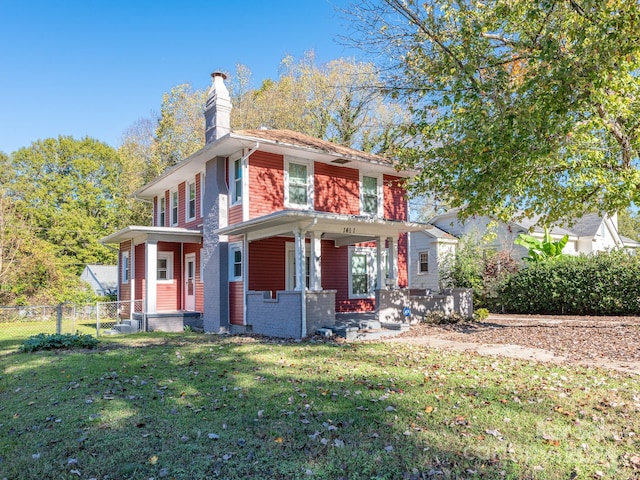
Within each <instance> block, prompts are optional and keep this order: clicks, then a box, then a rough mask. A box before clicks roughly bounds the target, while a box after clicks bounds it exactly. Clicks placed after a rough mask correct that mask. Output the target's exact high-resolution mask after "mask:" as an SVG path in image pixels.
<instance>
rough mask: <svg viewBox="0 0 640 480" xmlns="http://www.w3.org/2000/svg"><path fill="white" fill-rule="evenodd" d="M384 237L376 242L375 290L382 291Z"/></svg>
mask: <svg viewBox="0 0 640 480" xmlns="http://www.w3.org/2000/svg"><path fill="white" fill-rule="evenodd" d="M384 240H385V239H384V237H378V239H377V240H376V289H378V290H383V289H384V288H385V282H384Z"/></svg>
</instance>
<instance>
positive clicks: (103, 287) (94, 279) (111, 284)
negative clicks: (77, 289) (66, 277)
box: [80, 265, 118, 297]
mask: <svg viewBox="0 0 640 480" xmlns="http://www.w3.org/2000/svg"><path fill="white" fill-rule="evenodd" d="M80 280H83V281H85V282H87V283H88V284H89V285H91V289H92V290H93V291H94V292H95V294H96V295H100V296H101V297H107V296H109V295H115V294H116V293H117V292H118V266H117V265H87V266H85V267H84V270H83V271H82V274H81V275H80Z"/></svg>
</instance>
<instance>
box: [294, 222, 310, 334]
mask: <svg viewBox="0 0 640 480" xmlns="http://www.w3.org/2000/svg"><path fill="white" fill-rule="evenodd" d="M294 236H295V248H296V252H295V255H296V285H295V289H296V290H297V291H299V292H300V310H301V312H302V315H300V316H301V318H300V336H301V338H304V337H306V336H307V300H306V298H305V287H306V285H305V284H306V282H305V272H304V271H305V263H306V262H305V248H304V235H303V234H302V232H301V231H300V230H296V231H295V232H294Z"/></svg>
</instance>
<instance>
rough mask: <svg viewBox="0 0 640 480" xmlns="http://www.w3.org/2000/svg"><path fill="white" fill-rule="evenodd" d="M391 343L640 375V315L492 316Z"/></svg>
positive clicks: (417, 331)
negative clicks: (598, 368) (600, 368)
mask: <svg viewBox="0 0 640 480" xmlns="http://www.w3.org/2000/svg"><path fill="white" fill-rule="evenodd" d="M387 341H390V342H402V343H408V344H414V345H426V346H430V347H435V348H444V349H451V350H456V351H474V352H478V353H480V354H482V355H501V356H506V357H513V358H520V359H529V360H537V361H543V362H555V363H574V364H580V365H585V366H596V367H603V368H609V369H614V370H618V371H623V372H628V373H635V374H640V317H582V316H539V315H496V314H492V315H490V316H489V318H487V319H486V320H484V321H482V322H471V323H464V324H454V325H426V324H421V325H415V326H413V327H411V329H410V330H409V331H408V332H406V333H403V334H402V335H399V336H397V337H393V338H390V339H388V340H387Z"/></svg>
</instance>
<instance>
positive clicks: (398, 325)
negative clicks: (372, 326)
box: [381, 322, 411, 332]
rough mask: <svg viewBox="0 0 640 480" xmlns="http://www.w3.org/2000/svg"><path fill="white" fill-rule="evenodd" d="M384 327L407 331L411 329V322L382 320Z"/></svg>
mask: <svg viewBox="0 0 640 480" xmlns="http://www.w3.org/2000/svg"><path fill="white" fill-rule="evenodd" d="M381 327H382V328H386V329H387V330H400V331H402V332H406V331H408V330H409V328H410V327H411V325H410V324H409V323H400V322H382V323H381Z"/></svg>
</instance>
